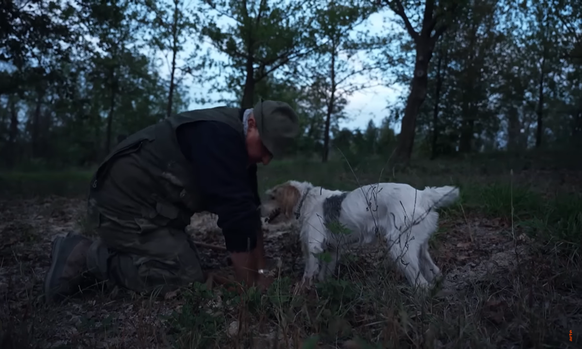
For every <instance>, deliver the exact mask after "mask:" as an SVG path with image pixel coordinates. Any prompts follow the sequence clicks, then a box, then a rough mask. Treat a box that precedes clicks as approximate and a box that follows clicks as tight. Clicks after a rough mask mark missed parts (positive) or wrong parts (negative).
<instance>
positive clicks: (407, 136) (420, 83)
mask: <svg viewBox="0 0 582 349" xmlns="http://www.w3.org/2000/svg"><path fill="white" fill-rule="evenodd" d="M389 6H390V8H391V9H392V11H394V13H396V14H397V15H398V16H400V17H401V18H402V20H403V21H404V25H405V27H406V31H407V32H408V34H409V35H410V36H411V37H412V39H413V40H414V43H415V46H416V61H415V63H414V75H413V78H412V81H411V84H410V87H411V88H410V94H409V95H408V99H407V101H406V108H405V110H404V117H403V118H402V126H401V131H400V135H399V137H398V144H397V146H396V150H395V152H394V159H393V162H401V163H402V164H404V165H408V164H409V163H410V157H411V156H412V149H413V147H414V137H415V134H416V117H417V115H418V112H419V110H420V107H421V106H422V103H424V100H425V99H426V89H427V84H428V80H427V76H426V74H427V70H428V65H429V63H430V59H431V58H432V54H433V50H434V46H435V44H436V42H437V40H438V39H439V38H440V37H441V36H442V35H443V33H444V32H445V31H446V29H447V24H446V23H440V25H438V24H439V22H440V21H439V19H438V18H439V17H437V16H435V15H434V12H435V8H434V7H435V1H434V0H426V1H425V4H424V12H423V16H422V28H421V30H420V33H418V32H416V31H415V30H414V28H413V27H412V24H411V23H410V20H409V19H408V16H407V15H406V13H405V11H404V7H403V6H402V2H401V1H400V0H394V1H392V2H390V3H389ZM457 6H458V4H457V3H455V2H453V3H452V5H451V7H450V8H448V9H443V10H444V11H446V12H449V13H451V14H452V13H454V11H455V9H456V7H457ZM433 32H434V34H432V33H433Z"/></svg>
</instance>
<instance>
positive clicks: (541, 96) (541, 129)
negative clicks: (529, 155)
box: [536, 48, 546, 148]
mask: <svg viewBox="0 0 582 349" xmlns="http://www.w3.org/2000/svg"><path fill="white" fill-rule="evenodd" d="M545 63H546V48H544V53H543V57H542V64H541V68H540V80H539V85H538V107H537V128H536V148H539V147H541V146H542V136H543V134H544V124H543V117H544V78H545V74H546V72H545Z"/></svg>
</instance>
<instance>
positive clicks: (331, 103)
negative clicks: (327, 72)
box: [321, 43, 336, 162]
mask: <svg viewBox="0 0 582 349" xmlns="http://www.w3.org/2000/svg"><path fill="white" fill-rule="evenodd" d="M332 44H333V43H332ZM335 56H336V53H335V47H334V52H333V53H332V55H331V95H330V97H329V102H328V104H327V115H326V116H325V130H324V133H323V154H322V156H321V162H327V160H328V157H329V129H330V128H331V117H332V115H333V112H334V109H335V91H336V83H335V58H336V57H335Z"/></svg>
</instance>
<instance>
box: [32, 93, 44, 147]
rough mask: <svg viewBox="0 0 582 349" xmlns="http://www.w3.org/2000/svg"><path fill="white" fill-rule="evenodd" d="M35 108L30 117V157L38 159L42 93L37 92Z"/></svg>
mask: <svg viewBox="0 0 582 349" xmlns="http://www.w3.org/2000/svg"><path fill="white" fill-rule="evenodd" d="M36 98H37V99H36V106H35V108H34V115H33V117H32V135H31V137H32V157H33V158H38V157H40V156H41V154H40V153H41V151H40V150H41V147H40V128H41V127H40V126H41V125H40V118H41V117H40V112H41V109H42V92H41V91H40V90H37V97H36Z"/></svg>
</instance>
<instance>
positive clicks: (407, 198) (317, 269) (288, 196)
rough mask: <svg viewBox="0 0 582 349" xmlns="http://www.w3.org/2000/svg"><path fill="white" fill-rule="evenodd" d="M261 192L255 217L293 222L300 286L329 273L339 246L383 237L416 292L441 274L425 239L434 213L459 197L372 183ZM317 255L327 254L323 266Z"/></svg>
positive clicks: (445, 190)
mask: <svg viewBox="0 0 582 349" xmlns="http://www.w3.org/2000/svg"><path fill="white" fill-rule="evenodd" d="M265 194H266V196H267V198H266V200H265V201H264V203H263V204H262V205H261V216H262V217H266V221H268V222H274V221H275V220H277V218H279V220H280V218H281V217H283V218H282V219H283V220H289V219H295V220H297V221H298V222H299V225H300V227H301V228H300V240H301V245H302V250H303V254H304V258H305V269H304V273H303V280H302V282H303V284H306V285H311V283H312V282H313V280H314V279H315V277H316V276H317V278H318V280H319V281H323V280H324V279H325V278H326V277H327V276H328V275H329V274H330V273H331V272H333V271H334V270H335V267H336V265H337V262H338V259H339V254H340V250H341V246H340V245H341V244H344V243H345V244H349V245H356V244H370V243H372V242H374V241H377V240H376V239H377V238H378V237H379V236H384V237H385V238H386V241H387V243H388V248H389V254H390V258H391V259H392V260H393V261H395V262H397V263H396V264H397V265H398V268H399V270H400V271H401V273H402V274H403V275H404V276H405V277H406V279H407V280H408V282H409V283H410V284H411V285H413V286H417V287H422V288H427V287H428V286H429V285H430V284H431V283H432V282H433V281H435V279H436V278H437V277H440V276H441V271H440V269H439V268H438V267H437V266H436V264H435V263H434V262H433V260H432V258H431V256H430V254H429V252H428V240H429V238H430V236H431V235H432V234H433V233H434V232H435V231H436V229H437V228H438V218H439V214H438V212H436V209H438V208H441V207H446V206H449V205H451V204H452V203H454V202H455V201H456V200H457V199H458V198H459V195H460V193H459V189H458V188H457V187H453V186H443V187H426V188H425V189H424V190H417V189H415V188H414V187H412V186H410V185H408V184H403V183H377V184H369V185H364V186H361V187H359V188H357V189H355V190H352V191H340V190H329V189H325V188H322V187H318V186H314V185H313V184H311V183H309V182H299V181H294V180H291V181H287V182H285V183H282V184H279V185H277V186H275V187H272V188H271V189H268V190H266V192H265ZM338 223H339V224H338ZM334 224H335V226H336V227H338V229H334V228H333V225H334ZM334 230H340V233H338V232H337V231H336V232H335V233H334ZM346 232H349V233H346ZM322 252H328V253H329V254H330V255H331V260H330V261H329V262H328V264H327V268H325V267H321V266H320V259H319V258H318V256H317V255H318V254H320V253H322Z"/></svg>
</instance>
